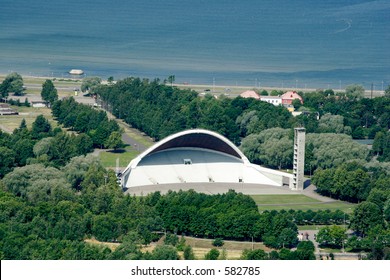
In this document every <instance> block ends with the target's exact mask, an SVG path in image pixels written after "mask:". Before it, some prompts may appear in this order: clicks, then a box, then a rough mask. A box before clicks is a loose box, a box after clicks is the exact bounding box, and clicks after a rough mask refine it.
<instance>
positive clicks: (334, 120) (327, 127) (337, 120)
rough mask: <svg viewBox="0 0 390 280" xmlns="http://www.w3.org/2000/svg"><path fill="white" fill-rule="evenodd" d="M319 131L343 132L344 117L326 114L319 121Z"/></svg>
mask: <svg viewBox="0 0 390 280" xmlns="http://www.w3.org/2000/svg"><path fill="white" fill-rule="evenodd" d="M318 132H319V133H343V132H344V117H343V116H339V115H332V114H329V113H327V114H325V115H323V116H322V117H321V118H320V120H319V121H318Z"/></svg>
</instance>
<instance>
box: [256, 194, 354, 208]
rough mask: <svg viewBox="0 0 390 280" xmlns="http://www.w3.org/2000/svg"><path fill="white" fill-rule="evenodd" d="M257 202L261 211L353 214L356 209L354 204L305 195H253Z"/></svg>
mask: <svg viewBox="0 0 390 280" xmlns="http://www.w3.org/2000/svg"><path fill="white" fill-rule="evenodd" d="M251 197H252V198H253V199H254V201H255V202H256V204H257V206H258V208H259V211H260V212H262V211H266V210H269V211H270V210H283V209H284V210H289V209H293V210H302V211H306V210H313V211H317V210H327V209H329V210H337V209H340V210H341V211H344V212H346V213H351V212H352V211H353V209H354V207H355V205H354V204H351V203H347V202H341V201H334V202H333V201H332V202H322V201H319V200H316V199H314V198H311V197H308V196H305V195H303V194H291V195H290V194H287V195H251Z"/></svg>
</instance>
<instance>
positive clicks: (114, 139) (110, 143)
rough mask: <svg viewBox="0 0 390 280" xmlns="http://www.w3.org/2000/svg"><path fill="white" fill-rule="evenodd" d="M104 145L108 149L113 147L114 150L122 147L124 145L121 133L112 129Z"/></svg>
mask: <svg viewBox="0 0 390 280" xmlns="http://www.w3.org/2000/svg"><path fill="white" fill-rule="evenodd" d="M104 146H106V148H108V149H114V151H116V150H117V149H120V148H122V147H123V146H124V143H123V141H122V134H121V133H120V132H119V131H113V132H112V133H111V134H110V136H109V137H108V139H107V140H106V142H105V143H104Z"/></svg>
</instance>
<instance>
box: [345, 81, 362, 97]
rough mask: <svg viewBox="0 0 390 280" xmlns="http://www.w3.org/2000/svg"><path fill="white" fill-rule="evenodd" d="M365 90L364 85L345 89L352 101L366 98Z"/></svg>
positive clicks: (350, 86)
mask: <svg viewBox="0 0 390 280" xmlns="http://www.w3.org/2000/svg"><path fill="white" fill-rule="evenodd" d="M364 92H365V89H364V87H363V86H362V85H356V84H355V85H349V86H347V87H346V88H345V94H346V95H347V97H349V98H351V99H354V100H356V99H361V98H364Z"/></svg>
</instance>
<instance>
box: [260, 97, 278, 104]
mask: <svg viewBox="0 0 390 280" xmlns="http://www.w3.org/2000/svg"><path fill="white" fill-rule="evenodd" d="M260 100H261V101H264V102H267V103H270V104H272V105H275V106H279V105H281V104H282V98H281V97H280V96H260Z"/></svg>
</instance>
